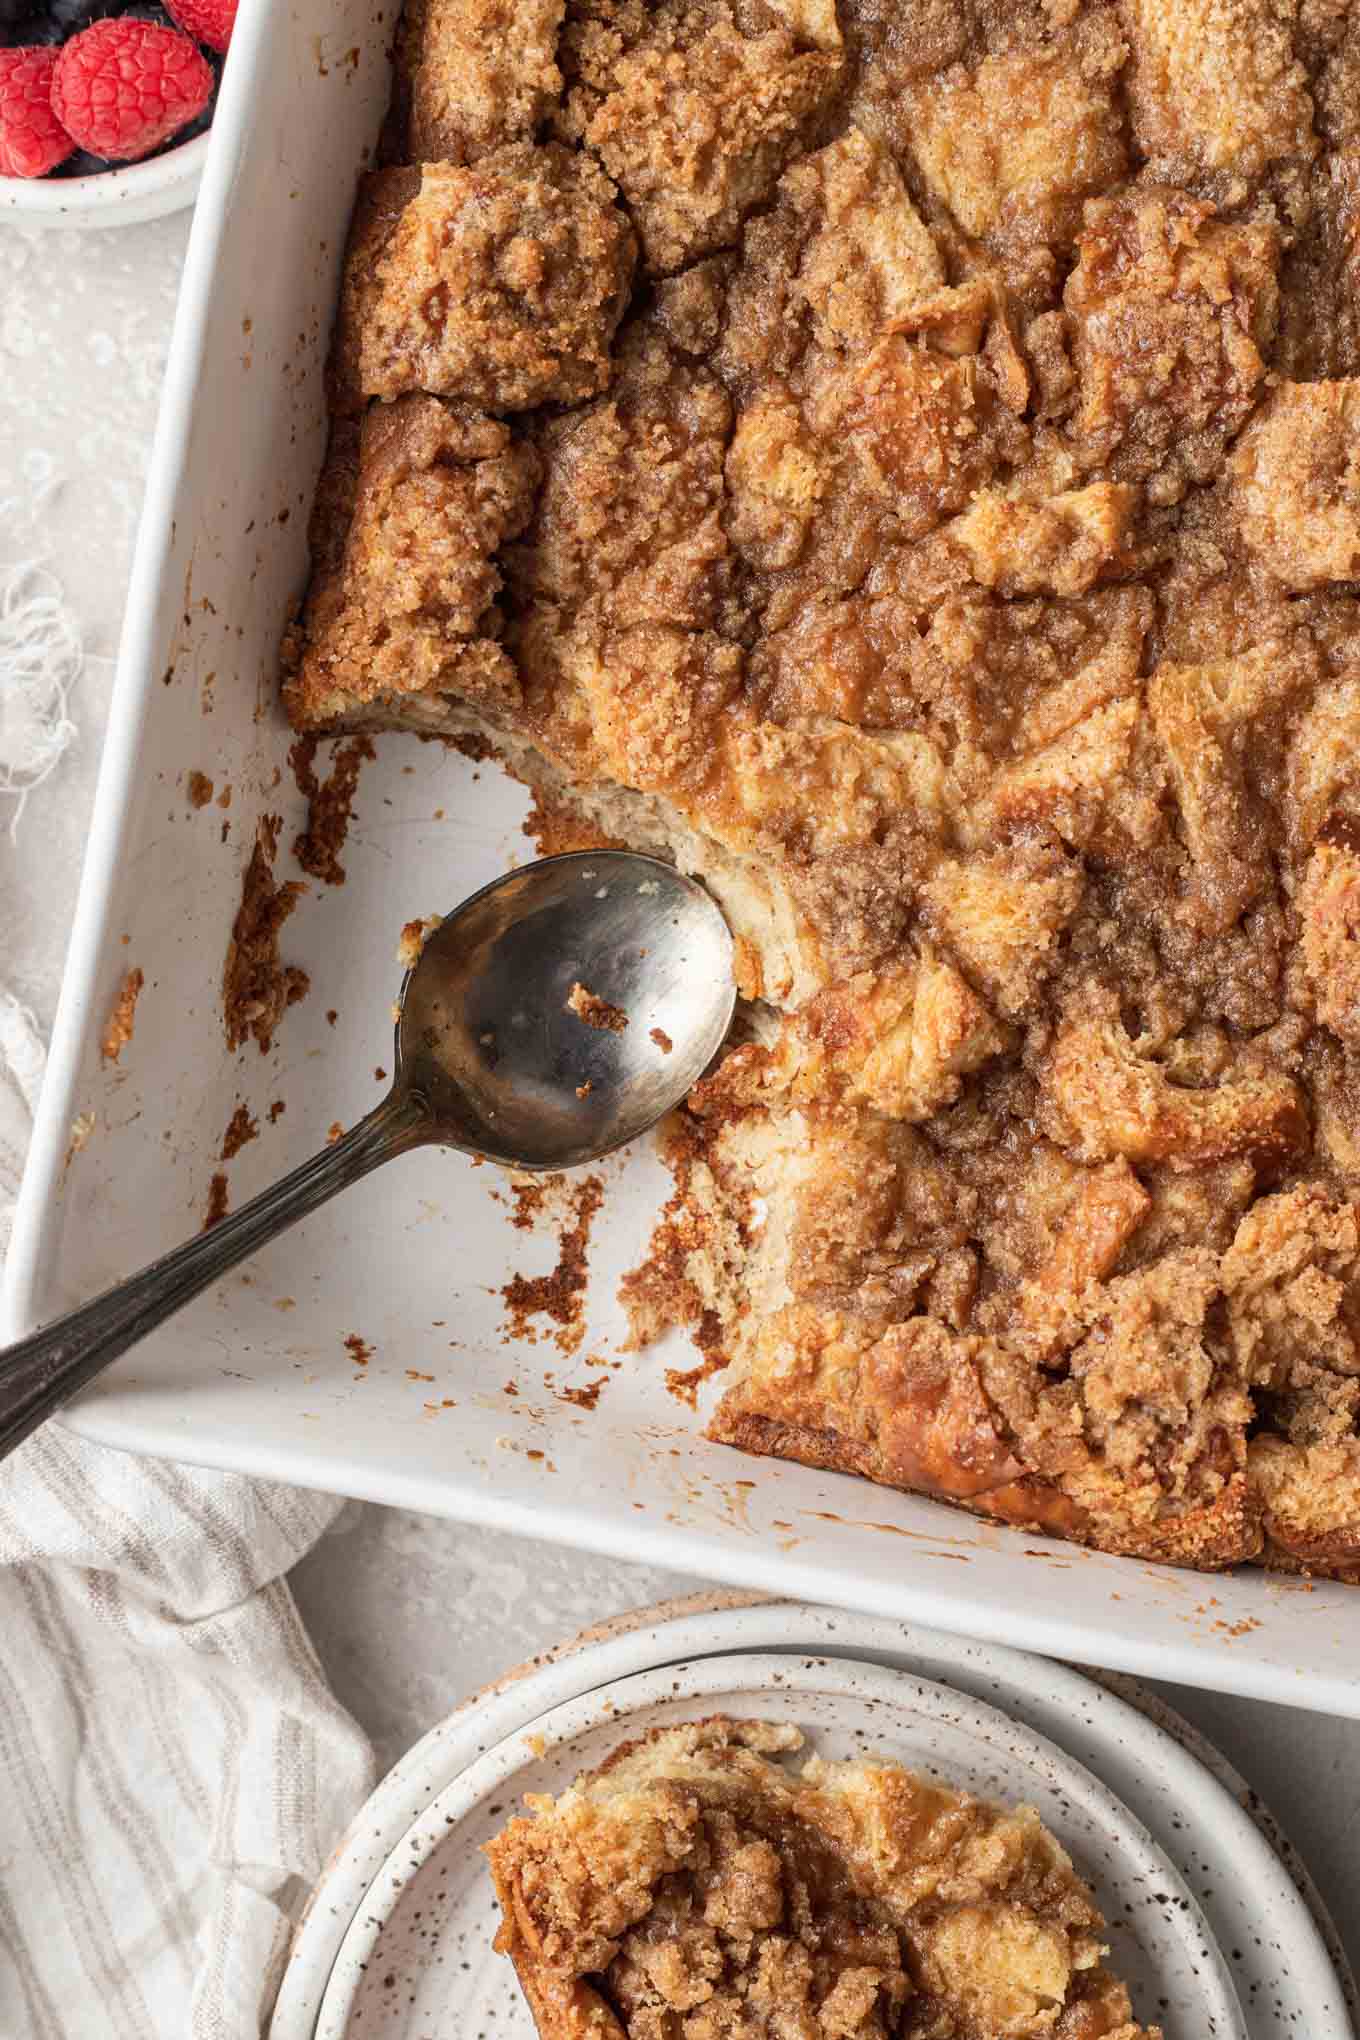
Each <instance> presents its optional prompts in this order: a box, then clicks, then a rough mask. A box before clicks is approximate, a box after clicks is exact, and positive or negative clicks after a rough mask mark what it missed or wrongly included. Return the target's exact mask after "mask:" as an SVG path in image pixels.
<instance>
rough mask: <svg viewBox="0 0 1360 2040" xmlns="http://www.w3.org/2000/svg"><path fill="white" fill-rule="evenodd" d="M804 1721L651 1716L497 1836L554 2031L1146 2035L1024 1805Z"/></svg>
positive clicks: (527, 1971)
mask: <svg viewBox="0 0 1360 2040" xmlns="http://www.w3.org/2000/svg"><path fill="white" fill-rule="evenodd" d="M803 1742H804V1738H803V1736H802V1733H801V1731H800V1730H798V1729H797V1728H795V1727H793V1726H792V1725H791V1724H788V1723H777V1722H769V1721H734V1720H729V1719H726V1718H724V1717H722V1716H713V1717H711V1718H709V1719H708V1720H705V1721H698V1722H686V1723H682V1724H679V1725H676V1726H672V1727H665V1728H654V1729H652V1730H650V1731H649V1732H648V1733H647V1734H646V1735H645V1736H643V1737H642V1738H640V1739H639V1740H637V1741H634V1742H627V1743H624V1744H622V1745H621V1747H620V1748H618V1749H617V1750H615V1751H614V1752H613V1754H612V1755H611V1756H610V1757H608V1758H607V1759H606V1760H605V1762H604V1763H602V1764H601V1765H600V1766H599V1767H598V1768H597V1769H596V1770H594V1771H592V1772H590V1773H588V1774H587V1775H586V1776H584V1777H581V1778H578V1779H577V1781H576V1783H575V1784H574V1785H573V1786H572V1787H571V1788H570V1789H569V1790H568V1791H566V1792H563V1793H561V1794H560V1795H559V1796H558V1797H557V1798H556V1799H549V1798H547V1797H536V1798H531V1799H530V1801H529V1804H530V1806H531V1808H532V1812H531V1814H530V1815H529V1816H528V1817H520V1818H518V1819H515V1820H512V1821H511V1822H510V1823H509V1825H508V1826H507V1827H506V1828H505V1829H503V1830H502V1832H501V1833H500V1834H499V1835H498V1836H497V1837H496V1838H495V1839H494V1840H493V1841H491V1842H490V1843H488V1844H487V1849H486V1853H487V1855H488V1857H489V1858H490V1861H491V1868H492V1875H493V1877H494V1879H495V1884H496V1892H497V1897H498V1898H499V1900H500V1906H501V1929H500V1933H499V1935H498V1937H497V1943H496V1945H497V1948H498V1949H499V1950H500V1952H501V1953H502V1954H505V1955H508V1956H509V1957H510V1959H511V1961H512V1962H513V1963H514V1966H515V1970H516V1973H517V1975H518V1977H519V1980H520V1984H521V1987H522V1989H523V1991H524V1994H525V1997H526V1998H527V1999H528V2002H529V2006H530V2009H531V2011H532V2012H533V2015H534V2021H535V2024H536V2026H537V2029H538V2032H539V2035H540V2036H541V2040H587V2036H590V2040H660V2036H662V2035H666V2036H668V2040H728V2036H730V2040H742V2036H746V2035H753V2034H754V2033H756V2032H757V2031H760V2032H769V2033H783V2032H788V2033H790V2034H792V2033H795V2032H797V2033H807V2034H808V2035H809V2036H811V2035H812V2034H814V2033H815V2034H817V2035H819V2036H820V2035H825V2036H826V2040H834V2036H836V2035H842V2036H847V2040H848V2036H852V2035H853V2036H857V2040H888V2036H890V2035H899V2034H901V2035H906V2034H909V2033H916V2032H921V2033H930V2034H932V2035H938V2036H940V2040H978V2036H981V2035H984V2034H986V2035H1003V2034H1004V2035H1007V2036H1010V2040H1040V2036H1046V2035H1051V2034H1055V2033H1066V2032H1069V2031H1070V2032H1071V2033H1073V2034H1078V2033H1089V2034H1093V2035H1094V2034H1097V2033H1100V2034H1105V2035H1108V2036H1110V2040H1141V2036H1144V2035H1146V2036H1147V2040H1157V2036H1159V2033H1160V2029H1159V2028H1157V2027H1143V2026H1140V2025H1137V2024H1135V2023H1134V2021H1133V2017H1132V2012H1131V2008H1130V2001H1129V1994H1128V1991H1127V1989H1126V1988H1125V1986H1124V1985H1123V1983H1121V1982H1120V1981H1119V1980H1118V1979H1117V1978H1116V1977H1115V1976H1114V1975H1112V1974H1111V1973H1110V1972H1109V1971H1108V1970H1107V1969H1106V1968H1105V1967H1104V1964H1103V1958H1104V1956H1105V1955H1106V1954H1107V1953H1108V1948H1107V1946H1106V1942H1105V1923H1104V1921H1103V1919H1102V1918H1101V1916H1100V1913H1099V1912H1098V1910H1097V1909H1096V1906H1095V1903H1094V1901H1093V1899H1092V1897H1091V1894H1090V1892H1089V1891H1088V1890H1087V1888H1086V1887H1085V1885H1084V1884H1083V1883H1082V1881H1081V1879H1080V1878H1079V1877H1078V1875H1077V1873H1076V1871H1075V1869H1074V1868H1073V1865H1072V1862H1071V1860H1070V1858H1069V1857H1068V1856H1067V1854H1066V1852H1065V1851H1064V1850H1063V1849H1062V1848H1061V1847H1060V1846H1059V1844H1058V1843H1057V1842H1056V1841H1055V1840H1054V1839H1053V1837H1052V1836H1051V1835H1049V1834H1048V1832H1047V1830H1046V1829H1045V1828H1044V1827H1043V1826H1042V1824H1041V1822H1040V1820H1039V1817H1038V1815H1037V1814H1036V1813H1035V1812H1034V1810H1033V1808H1031V1807H1026V1806H1021V1807H1016V1808H1014V1809H1011V1810H1007V1809H1004V1808H1001V1807H998V1806H993V1805H991V1804H989V1803H988V1802H987V1801H985V1800H980V1799H977V1798H974V1797H973V1796H972V1795H971V1794H969V1793H966V1792H961V1791H955V1790H952V1789H951V1788H949V1787H948V1786H945V1785H940V1784H937V1783H934V1782H930V1781H927V1780H926V1779H924V1778H921V1777H918V1776H916V1775H915V1774H913V1773H912V1772H909V1771H906V1770H904V1769H902V1768H900V1767H899V1766H897V1765H893V1764H880V1763H872V1762H870V1761H868V1760H855V1761H850V1762H843V1763H831V1762H827V1761H825V1760H823V1759H820V1758H818V1757H815V1756H803V1759H802V1763H801V1766H800V1768H797V1769H795V1768H793V1767H792V1765H791V1764H788V1763H786V1762H785V1761H783V1760H786V1759H789V1758H793V1757H795V1756H797V1755H800V1754H801V1753H802V1750H803Z"/></svg>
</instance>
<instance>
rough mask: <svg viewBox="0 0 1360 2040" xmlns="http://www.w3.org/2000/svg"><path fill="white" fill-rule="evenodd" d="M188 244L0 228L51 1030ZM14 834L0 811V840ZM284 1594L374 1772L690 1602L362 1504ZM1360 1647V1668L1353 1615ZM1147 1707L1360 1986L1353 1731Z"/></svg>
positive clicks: (37, 925) (172, 223)
mask: <svg viewBox="0 0 1360 2040" xmlns="http://www.w3.org/2000/svg"><path fill="white" fill-rule="evenodd" d="M187 232H188V219H187V216H185V215H181V216H179V217H176V218H173V219H169V220H161V221H157V222H154V223H153V224H151V225H148V226H144V227H129V228H122V229H119V230H114V231H105V232H100V233H80V234H63V233H52V234H48V235H45V236H44V235H35V234H30V233H28V232H25V231H23V230H19V229H16V228H12V227H5V226H0V563H4V562H6V561H9V560H13V559H15V558H16V557H27V556H29V555H30V554H31V553H32V552H33V551H34V549H35V547H36V548H40V549H41V550H43V551H44V552H45V554H46V561H47V564H48V565H49V567H50V568H51V569H52V571H53V572H54V573H55V574H56V575H57V576H58V577H59V579H60V580H61V581H62V582H63V584H64V586H65V589H66V593H67V596H68V598H69V600H70V602H71V604H72V606H73V608H74V609H75V611H76V613H77V614H78V616H79V618H80V620H81V624H82V627H83V631H84V636H85V643H86V648H87V654H88V655H89V656H88V660H87V666H86V671H85V674H84V677H83V679H82V681H81V683H80V686H79V688H78V690H77V695H76V698H75V699H74V700H73V702H72V714H73V718H74V720H75V722H76V724H77V725H78V727H79V731H80V736H79V739H78V741H77V743H76V745H75V747H74V748H73V750H72V752H71V753H70V754H69V755H68V757H67V758H66V759H65V760H64V761H63V763H62V765H61V767H60V768H59V776H58V778H57V779H55V780H54V781H53V782H52V783H51V785H50V786H49V788H46V789H44V790H43V791H42V792H40V793H39V794H38V795H36V796H35V797H34V801H33V803H32V804H31V805H30V807H29V810H28V812H27V814H26V815H25V817H24V821H23V824H22V827H21V828H20V830H19V833H18V838H17V841H16V842H15V843H13V844H11V843H10V842H9V840H8V839H7V838H6V837H4V836H3V835H2V834H0V920H2V921H3V923H4V925H5V927H6V931H7V940H8V941H9V944H10V949H11V955H12V958H13V961H12V963H11V975H12V989H13V990H14V991H15V992H17V993H18V994H19V996H20V997H21V998H23V999H24V1000H26V1001H27V1002H28V1003H29V1004H30V1005H31V1006H32V1007H33V1009H34V1011H35V1012H36V1013H37V1015H38V1017H39V1018H40V1020H42V1021H43V1022H44V1024H50V1021H51V1018H52V1014H53V1010H54V1007H55V1003H56V994H57V987H58V983H59V978H60V970H61V961H62V956H63V953H64V949H65V941H66V931H67V928H68V926H69V921H70V913H71V907H72V903H73V900H74V896H75V885H76V879H77V875H78V856H79V847H80V845H81V843H82V841H83V838H84V833H85V824H86V818H87V815H88V808H89V801H90V798H91V795H92V792H93V786H94V775H95V770H96V767H97V763H98V752H99V742H100V738H101V735H102V731H103V726H104V718H105V706H106V701H107V695H108V688H109V683H110V680H111V677H112V665H111V654H112V653H113V652H114V650H115V648H116V644H117V637H118V628H119V622H120V619H121V615H122V608H123V601H124V595H125V589H126V582H127V574H128V568H129V564H130V560H131V551H132V542H133V538H134V535H135V528H136V518H137V510H138V505H139V502H140V497H141V490H142V483H143V477H144V473H145V466H146V458H147V454H148V451H149V448H150V441H151V433H152V429H153V426H154V422H155V413H156V404H157V398H158V393H159V387H160V377H161V372H162V369H163V365H164V360H165V354H166V348H167V345H168V341H169V333H170V322H171V317H172V313H173V309H174V296H175V289H176V284H177V281H178V276H179V269H180V264H181V261H182V259H183V253H184V246H185V241H186V237H187ZM7 821H8V814H7V812H6V808H5V804H0V830H3V829H4V827H6V826H7ZM294 1584H295V1586H296V1589H297V1595H298V1599H299V1602H300V1604H301V1607H302V1612H303V1615H304V1617H305V1618H306V1620H307V1623H308V1625H309V1627H310V1629H311V1633H312V1636H313V1638H314V1640H315V1642H316V1646H317V1649H318V1651H319V1653H320V1656H321V1659H322V1662H323V1664H324V1665H325V1666H326V1669H327V1670H328V1672H329V1673H330V1676H331V1678H332V1680H333V1682H334V1684H335V1687H336V1690H337V1691H338V1693H339V1696H340V1698H341V1699H342V1700H343V1701H344V1702H345V1703H346V1704H347V1705H348V1706H349V1707H350V1708H351V1709H352V1710H353V1712H354V1713H355V1715H356V1716H357V1717H358V1719H359V1720H360V1721H361V1722H362V1724H363V1726H364V1727H365V1728H366V1729H367V1730H368V1732H369V1733H370V1735H371V1736H372V1737H373V1738H374V1741H375V1743H376V1745H377V1749H378V1758H379V1764H380V1766H382V1767H386V1766H387V1765H389V1764H391V1763H392V1762H394V1761H395V1759H396V1758H397V1757H398V1756H400V1754H401V1753H402V1751H403V1750H404V1749H406V1748H407V1746H408V1745H409V1744H410V1743H411V1742H412V1741H414V1739H415V1738H416V1737H417V1736H418V1735H420V1734H421V1733H423V1731H424V1730H425V1729H427V1728H428V1727H430V1726H431V1724H432V1723H433V1722H435V1721H436V1720H438V1719H439V1717H440V1716H441V1715H442V1714H444V1713H446V1712H448V1710H449V1709H450V1708H451V1707H453V1706H454V1705H456V1703H457V1702H458V1701H459V1700H460V1699H461V1698H462V1697H463V1696H464V1695H465V1694H467V1693H468V1692H470V1691H472V1690H473V1689H474V1688H476V1687H477V1686H479V1685H481V1684H482V1683H484V1682H485V1681H486V1680H488V1679H489V1678H491V1677H493V1676H494V1675H495V1674H496V1673H497V1672H499V1671H502V1670H504V1669H506V1668H508V1667H509V1666H511V1665H514V1664H516V1663H518V1662H520V1661H521V1660H523V1659H525V1658H527V1657H529V1656H531V1655H532V1654H533V1653H534V1652H535V1651H537V1650H539V1649H541V1648H542V1647H544V1646H546V1645H548V1644H551V1643H555V1642H558V1641H559V1640H561V1639H562V1638H564V1637H566V1636H569V1635H571V1634H572V1633H574V1632H575V1631H576V1630H578V1629H581V1628H583V1627H585V1626H586V1625H587V1624H589V1623H592V1622H596V1621H599V1620H601V1619H602V1618H604V1617H605V1616H608V1615H612V1614H616V1613H619V1612H621V1611H623V1610H625V1609H628V1608H632V1607H637V1606H640V1605H643V1604H645V1603H647V1602H650V1601H653V1600H657V1599H660V1598H661V1597H663V1596H665V1595H669V1594H674V1593H680V1592H684V1591H687V1590H688V1589H689V1588H691V1587H692V1586H694V1585H695V1584H696V1583H695V1582H694V1581H693V1580H690V1579H687V1578H684V1577H681V1576H679V1575H676V1574H671V1573H663V1572H660V1571H657V1570H656V1569H655V1568H651V1567H643V1566H638V1565H632V1564H629V1563H627V1562H626V1561H625V1560H623V1559H602V1558H595V1557H589V1556H586V1555H584V1554H581V1553H577V1552H574V1551H568V1550H562V1549H557V1548H553V1547H550V1546H547V1545H542V1544H537V1543H531V1542H528V1541H525V1540H521V1539H515V1538H508V1537H503V1536H499V1535H493V1534H491V1533H489V1532H486V1531H481V1530H476V1529H468V1528H465V1527H463V1526H461V1525H458V1524H452V1523H446V1522H442V1521H440V1520H438V1519H435V1518H432V1517H426V1516H418V1515H413V1514H410V1513H407V1512H405V1511H401V1510H394V1509H381V1508H376V1507H371V1506H367V1505H365V1506H359V1505H357V1504H356V1505H352V1506H351V1507H350V1508H349V1509H347V1510H346V1512H345V1513H344V1515H343V1516H342V1517H341V1519H340V1521H339V1522H338V1524H337V1525H336V1527H335V1529H334V1530H333V1531H332V1532H331V1533H330V1535H329V1536H328V1537H327V1538H326V1539H325V1540H324V1541H323V1542H322V1544H321V1545H320V1546H318V1548H317V1549H316V1550H315V1551H314V1552H313V1553H312V1555H311V1556H310V1557H309V1558H308V1559H307V1560H305V1561H304V1563H303V1564H302V1565H301V1566H300V1567H299V1568H298V1569H297V1572H296V1574H295V1576H294ZM1356 1638H1357V1650H1358V1651H1360V1594H1358V1595H1357V1604H1356ZM1159 1690H1161V1691H1162V1692H1163V1693H1164V1695H1165V1697H1166V1698H1167V1699H1168V1700H1169V1701H1171V1703H1172V1704H1173V1705H1175V1706H1176V1707H1178V1708H1179V1709H1180V1710H1181V1711H1182V1713H1184V1714H1185V1715H1187V1716H1188V1717H1189V1718H1190V1719H1191V1720H1193V1721H1194V1722H1195V1723H1197V1724H1198V1726H1199V1727H1200V1728H1201V1729H1203V1730H1204V1731H1205V1733H1206V1734H1208V1735H1209V1736H1210V1737H1211V1738H1212V1740H1213V1741H1214V1742H1215V1743H1217V1745H1218V1746H1219V1748H1220V1749H1222V1750H1223V1752H1224V1754H1225V1755H1226V1756H1227V1757H1229V1758H1230V1760H1231V1761H1232V1762H1233V1763H1234V1764H1235V1765H1236V1766H1237V1768H1238V1769H1239V1770H1240V1771H1241V1772H1242V1774H1243V1775H1244V1777H1245V1778H1246V1779H1247V1780H1248V1781H1249V1783H1250V1784H1251V1786H1252V1787H1253V1788H1254V1789H1255V1790H1256V1791H1257V1792H1258V1793H1259V1795H1260V1797H1261V1798H1262V1799H1263V1800H1264V1801H1265V1803H1266V1804H1267V1805H1268V1806H1270V1807H1271V1808H1272V1810H1273V1811H1274V1812H1275V1813H1276V1814H1277V1815H1278V1816H1279V1818H1280V1819H1281V1820H1282V1822H1283V1823H1284V1825H1285V1827H1286V1828H1287V1830H1288V1832H1289V1833H1290V1834H1291V1836H1292V1837H1293V1840H1294V1842H1295V1843H1296V1845H1297V1846H1298V1848H1299V1850H1300V1852H1301V1854H1302V1855H1303V1857H1304V1859H1305V1860H1306V1862H1307V1863H1308V1865H1309V1867H1310V1869H1311V1870H1312V1873H1313V1875H1314V1877H1315V1878H1316V1880H1317V1883H1318V1885H1319V1888H1320V1889H1321V1891H1322V1893H1323V1895H1324V1897H1325V1899H1326V1901H1327V1903H1328V1904H1329V1905H1330V1906H1331V1908H1332V1911H1333V1914H1334V1917H1335V1919H1336V1922H1337V1925H1338V1927H1339V1928H1340V1930H1341V1932H1342V1936H1343V1938H1344V1940H1345V1942H1346V1946H1347V1948H1348V1951H1349V1953H1350V1955H1351V1958H1352V1961H1353V1962H1354V1963H1355V1964H1356V1965H1357V1967H1360V1723H1349V1722H1341V1721H1333V1720H1329V1719H1327V1718H1325V1717H1323V1716H1319V1715H1313V1714H1305V1713H1303V1712H1300V1711H1298V1710H1295V1709H1292V1708H1284V1707H1272V1706H1268V1705H1266V1704H1264V1703H1261V1702H1255V1701H1247V1700H1233V1699H1226V1698H1224V1697H1222V1696H1220V1695H1217V1694H1212V1693H1196V1692H1192V1691H1190V1690H1188V1689H1186V1688H1182V1687H1172V1686H1164V1687H1162V1688H1160V1689H1159ZM1319 2040H1321V2036H1319Z"/></svg>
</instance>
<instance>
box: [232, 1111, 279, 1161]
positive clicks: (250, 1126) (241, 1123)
mask: <svg viewBox="0 0 1360 2040" xmlns="http://www.w3.org/2000/svg"><path fill="white" fill-rule="evenodd" d="M271 1116H273V1115H272V1114H271ZM259 1131H260V1122H259V1120H258V1119H256V1117H255V1116H254V1114H253V1113H252V1112H251V1109H250V1107H249V1106H248V1105H246V1104H244V1103H242V1104H240V1105H238V1106H237V1108H236V1110H235V1111H234V1112H233V1113H232V1115H231V1118H230V1119H229V1120H228V1122H227V1130H226V1132H225V1133H224V1134H223V1136H222V1160H223V1161H224V1162H229V1161H231V1160H232V1159H233V1158H234V1157H235V1156H236V1155H239V1154H240V1152H241V1149H242V1148H243V1147H244V1146H245V1145H246V1143H247V1142H248V1141H252V1140H255V1139H257V1138H258V1136H259Z"/></svg>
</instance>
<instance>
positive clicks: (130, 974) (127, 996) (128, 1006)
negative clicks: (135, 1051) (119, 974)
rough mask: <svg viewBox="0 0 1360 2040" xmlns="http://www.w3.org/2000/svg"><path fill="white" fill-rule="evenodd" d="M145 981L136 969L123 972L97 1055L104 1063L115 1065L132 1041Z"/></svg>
mask: <svg viewBox="0 0 1360 2040" xmlns="http://www.w3.org/2000/svg"><path fill="white" fill-rule="evenodd" d="M145 982H146V979H145V977H144V976H143V974H142V972H141V971H140V970H137V969H133V970H129V971H125V972H124V973H123V980H122V983H121V984H120V985H119V987H118V996H117V998H116V999H115V1000H114V1002H113V1008H112V1011H111V1012H110V1014H109V1017H108V1020H107V1022H106V1023H105V1027H104V1033H103V1037H102V1039H101V1040H100V1043H99V1053H100V1056H101V1058H102V1059H103V1061H104V1062H106V1063H110V1062H112V1063H116V1062H117V1060H118V1058H119V1056H121V1054H122V1053H123V1050H124V1049H125V1048H126V1047H127V1045H128V1043H129V1042H130V1041H131V1039H132V1034H133V1029H134V1027H135V1025H136V1021H137V1001H138V999H139V998H140V997H141V995H142V986H143V985H144V984H145Z"/></svg>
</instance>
